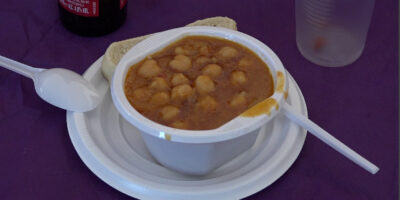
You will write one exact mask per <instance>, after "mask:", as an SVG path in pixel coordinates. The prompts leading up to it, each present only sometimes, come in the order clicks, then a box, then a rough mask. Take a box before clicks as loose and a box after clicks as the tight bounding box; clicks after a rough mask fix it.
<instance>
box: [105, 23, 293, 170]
mask: <svg viewBox="0 0 400 200" xmlns="http://www.w3.org/2000/svg"><path fill="white" fill-rule="evenodd" d="M202 35H203V36H213V37H219V38H224V39H227V40H231V41H234V42H236V43H239V44H242V45H243V46H246V47H247V48H249V49H251V50H252V51H253V52H255V53H256V54H257V55H258V56H259V57H260V58H261V59H262V60H263V61H264V62H265V63H266V64H267V65H268V67H269V70H270V72H271V74H272V77H273V80H274V87H275V88H274V93H273V95H272V96H271V97H269V98H268V99H267V100H266V101H264V102H260V103H259V104H257V105H255V106H254V107H256V106H258V109H260V108H262V109H264V110H263V113H262V114H259V115H257V116H253V117H247V116H244V115H240V116H238V117H236V118H234V119H232V120H231V121H229V122H227V123H226V124H224V125H222V126H221V127H219V128H216V129H212V130H201V131H198V130H196V131H192V130H181V129H175V128H171V127H168V126H165V125H162V124H158V123H156V122H154V121H151V120H150V119H148V118H146V117H144V116H143V115H141V114H140V113H139V112H137V111H136V110H135V109H134V108H133V107H132V106H131V105H130V103H129V101H128V99H127V98H126V96H125V93H124V82H125V78H126V74H127V72H128V70H129V68H130V67H131V66H132V65H134V64H135V63H137V62H139V61H141V60H143V59H144V58H145V57H146V56H148V55H150V54H153V53H155V52H157V51H159V50H161V49H163V48H164V47H166V46H168V45H169V44H171V43H173V42H175V41H177V40H179V39H181V38H183V37H185V36H202ZM286 80H287V77H286V71H285V69H284V67H283V65H282V63H281V61H280V60H279V58H278V57H277V56H276V55H275V53H274V52H273V51H272V50H271V49H270V48H268V47H267V46H266V45H265V44H263V43H262V42H260V41H258V40H257V39H255V38H253V37H251V36H249V35H246V34H244V33H240V32H238V31H233V30H229V29H224V28H216V27H184V28H178V29H172V30H169V31H165V32H161V33H158V34H156V35H153V36H151V37H149V38H148V39H146V40H144V41H142V42H140V43H139V44H137V45H136V46H134V47H133V48H132V49H130V50H129V51H128V52H127V53H126V54H125V55H124V57H123V58H122V59H121V61H120V62H119V64H118V66H117V68H116V70H115V72H114V74H113V79H112V83H111V94H112V99H113V102H114V105H115V107H116V108H117V110H118V111H119V112H120V114H121V115H122V116H123V117H124V118H125V119H126V120H127V121H128V122H130V123H131V124H132V125H134V126H135V127H137V128H138V129H139V130H140V131H141V133H142V137H143V139H144V141H145V143H146V145H147V147H148V149H149V150H150V152H151V154H152V155H153V156H154V158H155V159H156V160H157V161H159V162H160V163H161V164H163V165H164V166H166V167H168V168H170V169H173V170H175V171H179V172H182V173H185V174H192V175H204V174H207V173H209V172H211V171H212V170H214V169H216V168H218V167H219V166H221V165H222V164H224V163H226V162H228V161H230V160H232V159H233V158H234V157H236V156H238V155H239V154H240V153H242V152H244V151H246V150H247V149H249V148H250V147H251V146H252V145H253V144H254V141H255V139H256V137H257V135H258V131H259V130H260V128H261V127H262V126H263V125H265V124H266V123H267V122H269V121H270V120H271V119H272V118H274V117H275V115H276V114H277V113H278V112H279V110H280V107H281V106H280V105H282V103H283V101H285V98H286V97H287V90H288V84H287V81H286ZM269 100H272V102H274V103H275V104H274V105H272V106H271V104H266V102H271V101H269ZM266 105H270V106H266ZM254 107H253V108H254ZM250 109H252V108H250Z"/></svg>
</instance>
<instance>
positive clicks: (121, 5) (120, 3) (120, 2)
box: [119, 0, 128, 9]
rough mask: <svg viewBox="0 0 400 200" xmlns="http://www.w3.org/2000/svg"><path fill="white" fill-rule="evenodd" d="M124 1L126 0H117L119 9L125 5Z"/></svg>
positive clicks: (126, 0)
mask: <svg viewBox="0 0 400 200" xmlns="http://www.w3.org/2000/svg"><path fill="white" fill-rule="evenodd" d="M126 2H128V0H119V9H122V8H124V7H125V5H126Z"/></svg>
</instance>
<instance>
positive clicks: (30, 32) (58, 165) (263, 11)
mask: <svg viewBox="0 0 400 200" xmlns="http://www.w3.org/2000/svg"><path fill="white" fill-rule="evenodd" d="M244 4H245V5H244ZM0 5H1V6H0V27H1V28H0V55H3V56H6V57H10V58H12V59H15V60H18V61H21V62H23V63H26V64H28V65H32V66H36V67H43V68H51V67H63V68H69V69H72V70H74V71H76V72H78V73H83V72H84V71H85V70H86V69H87V68H88V66H90V65H91V63H93V62H94V61H95V60H96V59H97V58H98V57H100V56H101V55H102V54H103V53H104V51H105V49H106V48H107V46H108V45H109V44H110V43H111V42H112V41H116V40H122V39H126V38H130V37H134V36H140V35H143V34H147V33H152V32H157V31H162V30H166V29H169V28H174V27H179V26H183V25H185V24H188V23H190V22H192V21H195V20H197V19H201V18H206V17H212V16H229V17H231V18H233V19H235V20H236V21H237V23H238V28H239V30H240V31H242V32H244V33H247V34H249V35H252V36H254V37H256V38H258V39H259V40H261V41H262V42H264V43H266V44H267V45H268V46H269V47H271V48H272V49H273V50H274V51H275V52H276V53H277V55H278V56H279V57H280V58H281V60H282V62H283V63H284V65H285V67H286V68H287V69H288V71H289V72H290V73H291V74H292V75H293V77H294V78H295V79H296V81H297V83H298V84H299V86H300V88H301V90H302V92H303V94H304V97H305V99H306V102H307V106H308V112H309V117H310V118H311V119H312V120H313V121H315V122H316V123H317V124H319V125H321V126H322V127H323V128H325V129H326V130H328V131H329V132H331V133H332V134H333V135H335V136H336V137H337V138H338V139H339V140H341V141H343V142H344V143H346V144H347V145H349V146H350V147H352V148H353V149H354V150H356V151H357V152H359V153H360V154H361V155H363V156H365V157H366V158H367V159H369V160H371V161H372V162H374V163H375V164H376V165H378V166H379V167H380V171H379V172H378V173H377V174H376V175H371V174H369V173H368V172H366V171H364V170H363V169H361V168H359V167H358V166H356V165H355V164H353V163H352V162H350V161H349V160H347V159H346V158H344V157H343V156H342V155H340V154H338V153H337V152H335V151H334V150H332V149H331V148H330V147H328V146H327V145H325V144H323V143H322V142H321V141H319V140H318V139H316V138H314V137H313V136H311V135H309V136H308V137H307V139H306V142H305V144H304V147H303V150H302V152H301V153H300V155H299V157H298V159H297V160H296V162H295V163H294V165H293V166H292V167H291V168H290V169H289V170H288V171H287V172H286V173H285V174H284V175H283V176H282V177H281V178H280V179H278V180H277V181H276V182H275V183H273V184H272V185H271V186H269V187H267V188H266V189H264V190H262V191H260V192H258V193H256V194H254V195H252V196H250V197H248V198H247V199H285V200H290V199H296V200H298V199H341V200H345V199H349V200H356V199H362V200H364V199H371V200H387V199H388V200H392V199H393V200H394V199H398V191H399V184H398V177H399V176H398V171H399V165H398V158H399V154H398V149H399V146H398V145H399V138H398V134H399V129H398V126H399V124H398V120H399V119H398V112H399V107H398V105H399V99H398V97H399V87H398V86H399V84H398V83H399V82H398V74H399V73H398V67H399V63H398V59H399V57H398V56H399V51H398V34H399V33H398V1H395V0H390V1H376V5H375V10H374V14H373V18H372V22H371V26H370V31H369V35H368V40H367V43H366V46H365V49H364V52H363V54H362V56H361V57H360V58H359V59H358V60H357V61H356V62H355V63H353V64H351V65H350V66H347V67H344V68H324V67H319V66H316V65H314V64H311V63H310V62H308V61H306V60H305V59H304V58H303V57H302V56H301V55H300V53H299V52H298V50H297V48H296V43H295V24H294V1H281V0H269V1H265V0H253V1H246V2H245V3H244V1H239V0H232V1H222V0H214V1H199V0H197V1H184V0H171V1H161V0H158V1H157V0H137V1H134V0H130V1H129V2H128V17H127V21H126V22H125V24H124V25H123V26H122V27H121V28H120V29H118V30H117V31H115V32H113V33H111V34H109V35H106V36H103V37H95V38H86V37H80V36H77V35H75V34H73V33H70V32H68V31H67V30H65V29H64V27H63V26H62V25H61V23H60V20H59V18H58V8H57V1H56V0H43V1H30V0H19V1H6V0H0ZM0 177H1V178H0V199H3V200H11V199H12V200H14V199H130V197H128V196H126V195H124V194H122V193H120V192H118V191H117V190H115V189H113V188H112V187H110V186H108V185H107V184H106V183H104V182H102V181H101V180H100V179H99V178H97V177H96V176H95V175H94V174H93V173H92V172H91V171H90V170H89V169H88V168H87V167H86V166H85V165H84V163H83V162H82V161H81V160H80V158H79V156H78V155H77V153H76V151H75V150H74V147H73V145H72V143H71V141H70V139H69V136H68V132H67V127H66V119H65V111H63V110H60V109H58V108H55V107H52V106H51V105H49V104H47V103H45V102H44V101H42V100H41V99H40V98H39V97H38V96H37V95H36V93H35V90H34V88H33V84H32V81H31V80H29V79H27V78H25V77H22V76H20V75H18V74H15V73H13V72H11V71H8V70H5V69H2V68H1V69H0Z"/></svg>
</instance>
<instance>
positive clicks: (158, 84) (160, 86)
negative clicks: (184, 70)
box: [149, 77, 169, 91]
mask: <svg viewBox="0 0 400 200" xmlns="http://www.w3.org/2000/svg"><path fill="white" fill-rule="evenodd" d="M149 88H151V89H153V90H157V91H166V90H168V89H169V86H168V83H167V81H166V80H165V79H164V78H161V77H156V78H154V80H153V81H152V82H151V83H150V85H149Z"/></svg>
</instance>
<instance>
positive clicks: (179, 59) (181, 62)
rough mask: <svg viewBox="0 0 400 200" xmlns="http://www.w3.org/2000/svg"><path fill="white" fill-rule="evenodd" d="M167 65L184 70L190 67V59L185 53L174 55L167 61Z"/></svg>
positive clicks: (180, 70)
mask: <svg viewBox="0 0 400 200" xmlns="http://www.w3.org/2000/svg"><path fill="white" fill-rule="evenodd" d="M169 66H170V67H171V68H172V69H174V70H176V71H179V72H184V71H186V70H188V69H190V68H191V67H192V61H191V60H190V58H189V57H187V56H185V55H176V56H175V57H174V59H173V60H171V61H170V62H169Z"/></svg>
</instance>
